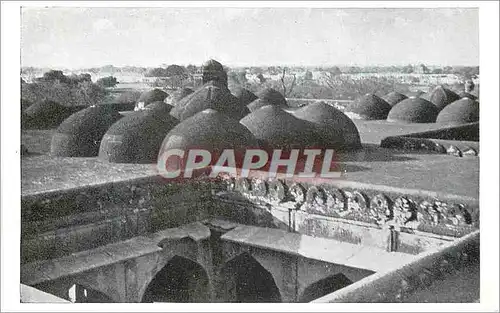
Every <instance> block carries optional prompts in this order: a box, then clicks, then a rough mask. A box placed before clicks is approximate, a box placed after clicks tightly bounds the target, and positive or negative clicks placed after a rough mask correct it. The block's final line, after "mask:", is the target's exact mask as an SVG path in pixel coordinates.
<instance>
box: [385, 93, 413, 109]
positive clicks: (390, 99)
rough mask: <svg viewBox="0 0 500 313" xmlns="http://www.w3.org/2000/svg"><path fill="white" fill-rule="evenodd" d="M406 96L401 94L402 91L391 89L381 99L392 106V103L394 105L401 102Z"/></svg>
mask: <svg viewBox="0 0 500 313" xmlns="http://www.w3.org/2000/svg"><path fill="white" fill-rule="evenodd" d="M407 98H408V97H407V96H405V95H403V94H402V93H399V92H395V91H393V92H389V93H388V94H386V95H385V96H384V97H383V98H382V99H383V100H385V101H386V102H387V103H389V104H390V105H391V107H393V106H394V105H396V103H398V102H401V101H403V100H404V99H407Z"/></svg>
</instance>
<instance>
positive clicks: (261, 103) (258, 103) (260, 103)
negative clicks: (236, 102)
mask: <svg viewBox="0 0 500 313" xmlns="http://www.w3.org/2000/svg"><path fill="white" fill-rule="evenodd" d="M267 105H273V104H271V103H269V101H266V100H263V99H256V100H254V101H252V102H251V103H249V104H248V105H247V108H248V109H249V110H250V112H255V111H257V110H258V109H260V108H262V107H265V106H267Z"/></svg>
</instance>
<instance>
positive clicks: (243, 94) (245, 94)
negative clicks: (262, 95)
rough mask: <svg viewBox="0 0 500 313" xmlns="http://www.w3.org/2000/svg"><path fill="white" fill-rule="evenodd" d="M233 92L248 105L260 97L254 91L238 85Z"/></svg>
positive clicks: (243, 104) (242, 103)
mask: <svg viewBox="0 0 500 313" xmlns="http://www.w3.org/2000/svg"><path fill="white" fill-rule="evenodd" d="M231 93H232V94H233V95H234V96H235V97H236V98H238V100H239V101H240V104H241V105H242V106H247V105H248V104H250V103H251V102H252V101H254V100H256V99H258V97H257V96H256V95H255V94H254V93H253V92H251V91H250V90H248V89H246V88H243V87H236V88H234V89H232V90H231Z"/></svg>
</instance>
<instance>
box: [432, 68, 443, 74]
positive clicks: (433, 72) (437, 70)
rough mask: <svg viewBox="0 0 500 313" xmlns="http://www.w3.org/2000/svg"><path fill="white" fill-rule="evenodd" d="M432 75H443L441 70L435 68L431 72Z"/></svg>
mask: <svg viewBox="0 0 500 313" xmlns="http://www.w3.org/2000/svg"><path fill="white" fill-rule="evenodd" d="M432 74H443V69H441V68H435V69H433V70H432Z"/></svg>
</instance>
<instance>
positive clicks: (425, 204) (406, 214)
mask: <svg viewBox="0 0 500 313" xmlns="http://www.w3.org/2000/svg"><path fill="white" fill-rule="evenodd" d="M226 184H228V185H231V184H233V182H232V180H231V179H228V180H227V181H226ZM229 189H230V188H229ZM235 191H236V192H240V193H241V194H242V195H244V196H245V197H246V198H248V199H249V200H250V201H258V202H263V203H266V204H268V205H271V207H272V206H274V207H277V206H280V207H288V208H289V209H295V210H299V211H302V212H304V213H307V214H311V215H320V216H328V217H333V218H337V219H345V220H351V221H358V222H364V223H369V224H373V225H374V227H379V228H392V229H396V230H402V231H404V232H410V233H412V232H414V231H420V232H427V233H434V234H438V235H445V236H454V237H461V236H463V235H465V234H467V233H470V232H472V231H473V230H475V229H477V228H478V226H479V213H478V212H479V210H478V208H469V207H467V206H466V205H465V204H463V203H452V202H444V201H440V200H438V199H429V198H428V197H427V198H425V197H416V196H412V195H404V194H396V193H391V194H385V193H380V192H378V191H375V190H357V189H352V188H337V187H336V186H333V185H324V184H323V185H312V184H302V183H297V182H293V181H285V180H280V179H273V180H264V179H260V178H239V179H237V180H236V189H235Z"/></svg>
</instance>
